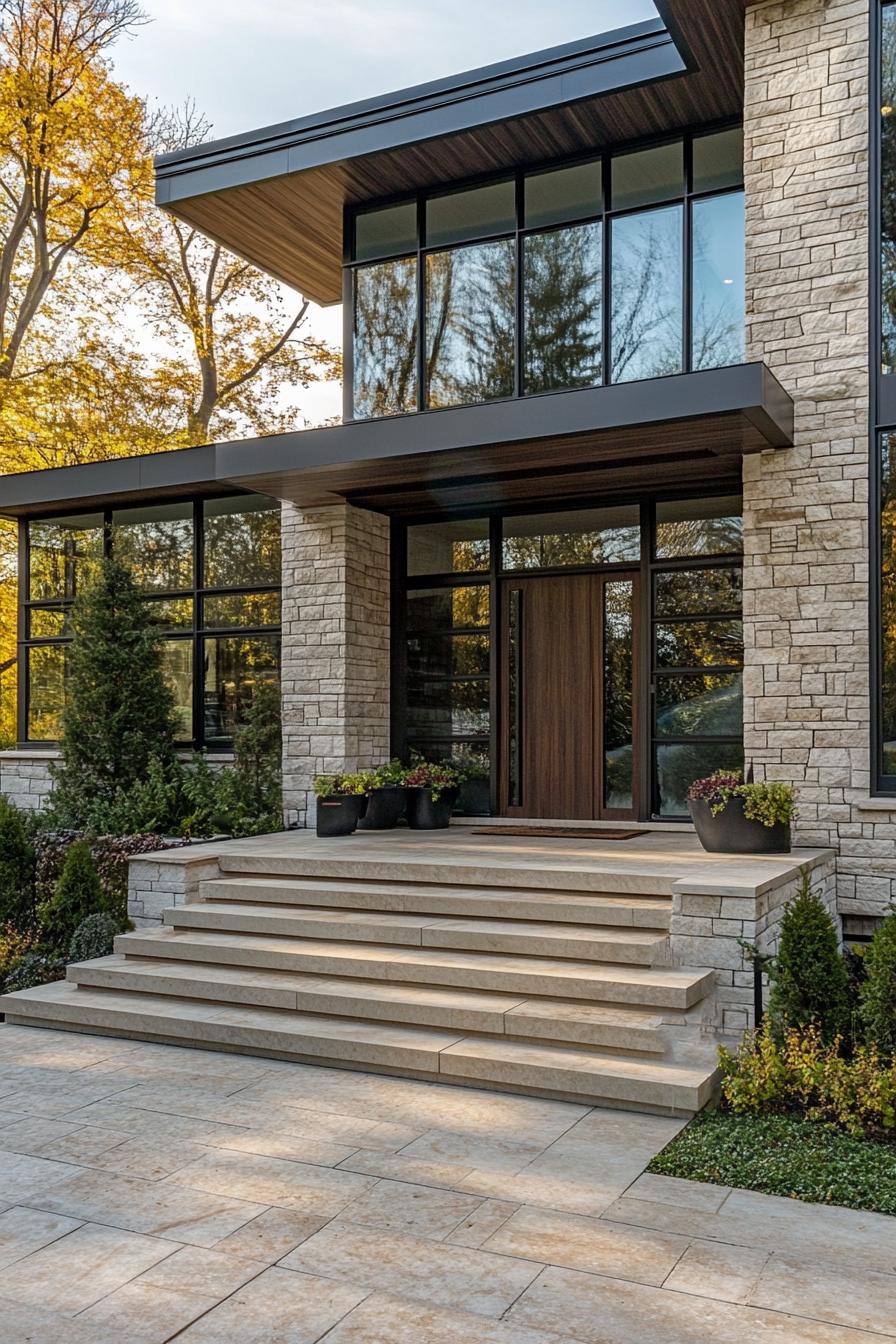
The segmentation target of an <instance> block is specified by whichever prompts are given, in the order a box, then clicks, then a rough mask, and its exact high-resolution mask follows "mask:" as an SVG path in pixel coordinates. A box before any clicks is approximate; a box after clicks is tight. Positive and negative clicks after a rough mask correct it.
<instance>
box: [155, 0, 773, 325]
mask: <svg viewBox="0 0 896 1344" xmlns="http://www.w3.org/2000/svg"><path fill="white" fill-rule="evenodd" d="M655 3H656V5H657V9H658V10H659V11H660V14H661V16H662V17H661V18H658V19H654V20H648V21H647V22H645V23H640V24H635V25H632V26H630V27H628V28H622V29H618V30H616V31H615V32H611V33H605V34H602V35H601V36H599V37H590V38H584V39H582V40H581V41H578V42H572V43H567V44H566V45H564V46H560V47H554V48H551V49H549V50H546V51H541V52H536V53H534V54H532V55H529V56H523V57H518V58H516V59H514V60H510V61H504V62H501V63H500V64H497V65H491V66H485V67H483V68H481V69H478V70H472V71H469V72H467V73H465V74H462V75H458V76H454V77H451V78H449V79H442V80H436V81H434V82H431V83H428V84H422V85H419V86H418V87H416V88H411V89H403V90H400V91H399V92H397V93H392V94H387V95H384V96H382V97H379V98H371V99H366V100H364V101H363V102H358V103H352V104H349V105H347V106H344V107H338V108H335V109H332V110H331V111H328V112H324V113H320V114H315V115H313V116H308V117H300V118H298V119H296V120H294V121H288V122H282V123H280V124H279V125H276V126H269V127H266V128H264V129H262V130H258V131H252V132H249V133H247V134H245V135H237V136H230V137H228V138H227V139H223V140H217V141H213V142H210V143H208V144H204V145H199V146H196V147H194V148H191V149H186V150H180V151H177V152H175V153H171V154H164V155H161V156H160V157H159V158H158V159H157V160H156V201H157V203H158V204H159V205H160V206H163V207H164V208H165V209H167V210H169V211H170V212H171V213H172V214H174V215H176V216H177V217H178V218H180V219H183V220H185V221H186V222H188V223H190V224H192V225H194V226H195V227H196V228H198V229H200V230H201V231H202V232H203V233H205V234H207V235H208V236H209V237H210V238H213V239H215V240H216V241H218V242H220V243H221V244H222V245H223V246H225V247H227V248H229V249H230V250H231V251H233V252H236V253H238V254H239V255H241V256H243V257H245V258H246V259H247V260H249V261H251V262H253V263H254V264H256V265H257V266H259V267H261V269H262V270H265V271H267V272H268V273H269V274H271V275H273V276H275V277H276V278H278V279H280V280H282V281H284V282H285V283H287V284H289V285H292V286H294V287H295V288H296V289H298V290H301V291H302V293H303V294H305V295H306V296H307V297H308V298H310V299H313V300H314V301H315V302H317V303H320V304H332V303H338V302H340V301H341V299H342V263H343V239H342V234H343V227H342V220H343V210H344V208H345V206H346V205H350V204H358V203H361V202H363V201H367V200H374V199H377V198H382V197H387V196H391V195H400V194H403V193H409V192H412V191H416V190H419V189H420V188H424V187H427V186H434V185H437V184H439V183H448V182H453V181H460V180H463V179H466V178H471V177H476V176H480V175H483V174H488V173H494V172H501V171H503V170H511V169H513V168H515V167H517V166H521V165H523V164H529V163H532V162H537V161H541V160H545V161H547V160H551V159H557V158H563V157H568V156H574V155H576V154H582V153H589V152H594V151H595V150H596V149H604V148H607V147H610V146H613V145H619V144H623V143H625V142H627V141H633V140H637V139H641V138H644V137H646V136H650V135H657V134H663V133H665V132H672V131H676V130H681V129H682V128H684V127H686V126H690V125H699V124H703V123H707V122H713V121H723V120H727V119H730V118H735V117H739V116H740V115H741V114H742V111H743V81H744V71H743V32H744V5H745V3H749V0H655Z"/></svg>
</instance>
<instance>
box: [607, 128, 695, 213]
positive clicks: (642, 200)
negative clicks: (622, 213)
mask: <svg viewBox="0 0 896 1344" xmlns="http://www.w3.org/2000/svg"><path fill="white" fill-rule="evenodd" d="M611 171H612V182H613V209H614V210H632V209H634V208H635V207H636V206H639V205H650V204H651V202H653V201H668V200H669V199H670V198H671V197H673V196H683V195H684V146H683V144H682V142H681V141H680V140H676V141H675V142H674V143H673V144H671V145H657V146H655V148H653V149H640V150H637V151H636V152H635V153H634V154H617V155H615V156H614V158H613V164H612V169H611Z"/></svg>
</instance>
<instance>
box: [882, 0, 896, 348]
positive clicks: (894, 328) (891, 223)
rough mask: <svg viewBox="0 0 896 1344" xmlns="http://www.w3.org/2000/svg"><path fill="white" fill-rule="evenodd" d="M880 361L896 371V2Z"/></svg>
mask: <svg viewBox="0 0 896 1344" xmlns="http://www.w3.org/2000/svg"><path fill="white" fill-rule="evenodd" d="M880 166H881V193H880V207H881V220H880V225H881V227H880V232H881V240H880V241H881V254H880V270H881V295H882V301H883V302H882V312H881V338H882V349H881V361H882V368H883V371H884V373H894V372H896V5H885V6H884V8H883V13H882V15H881V120H880Z"/></svg>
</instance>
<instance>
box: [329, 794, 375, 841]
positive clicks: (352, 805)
mask: <svg viewBox="0 0 896 1344" xmlns="http://www.w3.org/2000/svg"><path fill="white" fill-rule="evenodd" d="M366 803H367V799H366V798H364V797H363V796H362V797H359V796H357V795H355V794H351V795H348V794H331V795H330V796H329V797H327V798H318V800H317V833H318V835H319V836H323V837H325V838H329V837H331V836H334V835H351V833H352V831H353V830H354V829H355V827H356V826H357V824H358V819H359V817H360V816H361V814H362V812H363V810H364V807H365V805H366Z"/></svg>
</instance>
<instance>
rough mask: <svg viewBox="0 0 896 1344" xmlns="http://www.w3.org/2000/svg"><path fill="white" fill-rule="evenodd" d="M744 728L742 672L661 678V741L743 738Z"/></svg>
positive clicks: (658, 691) (658, 730) (658, 705)
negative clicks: (673, 738)
mask: <svg viewBox="0 0 896 1344" xmlns="http://www.w3.org/2000/svg"><path fill="white" fill-rule="evenodd" d="M743 726H744V717H743V673H742V672H717V673H715V674H713V675H709V674H707V675H705V676H699V675H696V676H694V675H689V676H665V675H664V676H660V677H657V681H656V736H657V737H740V736H741V734H742V733H743Z"/></svg>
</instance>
